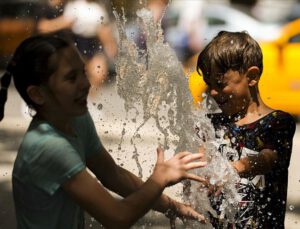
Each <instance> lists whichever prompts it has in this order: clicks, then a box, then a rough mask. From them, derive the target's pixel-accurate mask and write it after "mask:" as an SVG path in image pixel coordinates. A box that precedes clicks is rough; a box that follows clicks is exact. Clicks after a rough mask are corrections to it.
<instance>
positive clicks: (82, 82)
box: [80, 75, 91, 89]
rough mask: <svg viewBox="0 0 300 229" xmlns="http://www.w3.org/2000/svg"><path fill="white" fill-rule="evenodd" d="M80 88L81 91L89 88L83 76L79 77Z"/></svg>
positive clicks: (88, 83)
mask: <svg viewBox="0 0 300 229" xmlns="http://www.w3.org/2000/svg"><path fill="white" fill-rule="evenodd" d="M80 86H81V88H82V89H89V88H90V87H91V84H90V81H89V80H88V78H87V77H86V75H83V76H82V77H81V81H80Z"/></svg>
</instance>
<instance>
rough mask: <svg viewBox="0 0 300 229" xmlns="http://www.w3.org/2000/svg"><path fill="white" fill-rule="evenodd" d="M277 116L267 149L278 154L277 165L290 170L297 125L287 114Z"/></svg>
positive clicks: (268, 137)
mask: <svg viewBox="0 0 300 229" xmlns="http://www.w3.org/2000/svg"><path fill="white" fill-rule="evenodd" d="M275 115H277V117H276V118H275V119H274V120H273V122H272V123H271V124H270V126H271V127H272V133H270V135H269V136H267V142H266V145H265V148H269V149H272V150H274V151H275V152H276V153H277V154H278V161H277V163H276V164H277V165H279V167H280V168H288V166H289V162H290V157H291V153H292V146H293V137H294V133H295V129H296V124H295V121H294V119H293V117H292V116H291V115H289V114H287V113H285V112H277V113H276V114H275Z"/></svg>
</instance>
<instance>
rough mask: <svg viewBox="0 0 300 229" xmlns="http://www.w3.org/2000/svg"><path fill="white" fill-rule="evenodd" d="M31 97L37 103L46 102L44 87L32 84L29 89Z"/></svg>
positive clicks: (28, 92)
mask: <svg viewBox="0 0 300 229" xmlns="http://www.w3.org/2000/svg"><path fill="white" fill-rule="evenodd" d="M26 91H27V94H28V96H29V98H30V99H31V100H32V101H33V102H34V103H35V104H37V105H40V106H41V105H43V104H44V102H45V99H44V95H43V92H42V89H41V88H40V87H39V86H35V85H30V86H29V87H28V88H27V89H26Z"/></svg>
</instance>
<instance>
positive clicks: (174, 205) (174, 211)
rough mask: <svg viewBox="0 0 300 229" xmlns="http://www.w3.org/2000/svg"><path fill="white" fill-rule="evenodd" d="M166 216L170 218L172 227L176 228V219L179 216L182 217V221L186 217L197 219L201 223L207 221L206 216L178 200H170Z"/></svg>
mask: <svg viewBox="0 0 300 229" xmlns="http://www.w3.org/2000/svg"><path fill="white" fill-rule="evenodd" d="M170 201H171V200H170ZM165 216H166V217H168V218H169V219H170V225H171V228H175V220H176V218H177V217H178V218H180V219H181V220H182V221H184V220H186V219H190V220H197V221H199V222H201V223H207V220H206V219H205V217H204V216H203V215H201V214H199V213H198V212H196V211H195V210H194V209H193V208H191V207H190V206H189V205H187V204H182V203H179V202H176V201H171V202H170V208H169V210H168V211H167V212H166V213H165Z"/></svg>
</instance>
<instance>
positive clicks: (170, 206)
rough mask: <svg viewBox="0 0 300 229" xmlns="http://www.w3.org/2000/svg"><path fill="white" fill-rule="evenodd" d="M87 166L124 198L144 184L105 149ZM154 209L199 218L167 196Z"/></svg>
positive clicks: (163, 196) (162, 196) (188, 208)
mask: <svg viewBox="0 0 300 229" xmlns="http://www.w3.org/2000/svg"><path fill="white" fill-rule="evenodd" d="M87 165H88V168H89V169H90V170H91V171H92V172H93V173H94V174H95V175H96V176H97V178H98V179H99V180H100V181H101V182H102V184H103V185H104V186H105V187H106V188H108V189H109V190H111V191H113V192H115V193H117V194H119V195H121V196H123V197H127V196H128V195H130V194H131V193H133V192H135V191H136V190H138V189H139V188H140V187H141V186H142V185H143V183H144V182H143V181H142V180H141V179H140V178H138V177H137V176H135V175H134V174H132V173H131V172H129V171H127V170H126V169H123V168H122V167H120V166H118V165H116V163H115V162H114V160H113V158H112V157H111V155H110V154H109V153H107V152H106V150H105V149H104V148H102V152H101V153H99V154H96V155H95V156H93V157H92V158H90V159H89V160H87ZM107 171H109V172H107ZM112 177H113V179H112ZM152 208H153V209H154V210H156V211H159V212H162V213H169V214H168V216H174V215H175V216H177V217H180V218H194V219H195V218H197V217H198V216H199V215H198V213H196V212H195V211H194V210H193V209H192V208H191V207H190V206H187V205H184V204H182V203H179V202H177V201H175V200H173V199H171V198H169V197H168V196H166V195H161V196H160V197H159V198H158V200H157V201H156V202H155V203H154V204H153V205H152ZM203 219H204V218H203Z"/></svg>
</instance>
